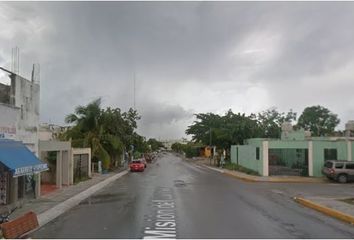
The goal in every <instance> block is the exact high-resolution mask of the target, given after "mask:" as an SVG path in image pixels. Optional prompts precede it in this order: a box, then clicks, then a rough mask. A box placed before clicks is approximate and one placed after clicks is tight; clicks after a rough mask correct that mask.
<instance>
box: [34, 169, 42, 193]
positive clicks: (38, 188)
mask: <svg viewBox="0 0 354 240" xmlns="http://www.w3.org/2000/svg"><path fill="white" fill-rule="evenodd" d="M36 178H37V179H36V190H35V191H36V198H39V197H40V196H41V173H37V174H36Z"/></svg>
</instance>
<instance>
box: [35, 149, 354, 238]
mask: <svg viewBox="0 0 354 240" xmlns="http://www.w3.org/2000/svg"><path fill="white" fill-rule="evenodd" d="M334 187H338V185H333V186H331V185H327V184H322V185H321V184H312V185H309V184H307V185H306V184H274V183H273V184H272V183H247V182H243V181H240V180H237V179H234V178H231V177H228V176H225V175H222V174H220V173H218V172H215V171H213V170H210V169H207V168H205V167H202V166H198V165H195V164H192V163H189V162H186V161H183V160H182V159H181V158H179V157H177V156H175V155H173V154H172V153H163V154H161V157H159V158H158V159H157V160H156V161H155V162H154V163H153V164H149V165H148V167H147V168H146V170H145V171H144V172H134V173H129V174H127V175H126V176H124V177H122V178H120V179H118V180H117V181H115V182H114V183H113V184H110V185H109V186H108V187H106V188H104V189H102V190H101V191H99V192H98V193H97V194H95V195H93V196H91V197H89V198H88V199H86V200H84V201H83V202H81V203H80V204H79V205H78V206H77V207H75V208H73V209H71V210H70V211H68V212H67V213H65V214H63V215H62V216H60V217H59V218H57V219H55V220H54V221H53V222H51V223H49V224H47V225H45V226H44V227H42V228H41V229H39V230H38V231H37V232H35V233H34V234H33V236H32V237H33V238H159V237H160V238H353V237H354V228H353V227H352V226H350V225H349V224H346V223H342V222H340V221H338V220H335V219H332V218H330V217H327V216H324V215H322V214H320V213H318V212H315V211H313V210H310V209H308V208H304V207H302V206H300V205H298V204H297V203H295V202H294V201H293V199H292V197H293V196H295V195H296V194H305V193H307V192H313V191H318V192H322V193H323V192H325V191H328V189H330V188H334ZM345 188H346V189H353V187H352V186H351V185H347V186H346V187H345Z"/></svg>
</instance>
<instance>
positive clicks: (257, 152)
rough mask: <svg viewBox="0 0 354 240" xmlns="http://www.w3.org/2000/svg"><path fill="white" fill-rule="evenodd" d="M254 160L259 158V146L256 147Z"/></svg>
mask: <svg viewBox="0 0 354 240" xmlns="http://www.w3.org/2000/svg"><path fill="white" fill-rule="evenodd" d="M256 160H259V147H256Z"/></svg>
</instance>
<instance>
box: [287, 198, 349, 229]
mask: <svg viewBox="0 0 354 240" xmlns="http://www.w3.org/2000/svg"><path fill="white" fill-rule="evenodd" d="M346 199H354V198H353V197H352V198H348V197H306V198H304V197H295V198H294V200H295V201H296V202H298V203H299V204H301V205H303V206H305V207H308V208H311V209H314V210H316V211H318V212H321V213H323V214H326V215H328V216H331V217H334V218H337V219H339V220H341V221H344V222H347V223H350V224H354V205H353V204H354V201H352V202H353V203H352V204H350V203H346V202H344V201H343V200H346Z"/></svg>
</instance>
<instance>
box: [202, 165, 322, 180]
mask: <svg viewBox="0 0 354 240" xmlns="http://www.w3.org/2000/svg"><path fill="white" fill-rule="evenodd" d="M200 165H203V166H204V167H206V168H208V169H211V170H214V171H217V172H220V173H223V174H225V175H227V176H230V177H234V178H237V179H240V180H243V181H246V182H264V183H326V182H325V181H322V180H318V181H317V180H311V179H306V178H305V179H291V178H289V179H286V178H284V179H280V178H277V177H273V178H269V179H260V178H262V177H258V176H252V175H247V174H245V173H241V174H242V175H245V176H242V175H238V174H235V173H233V172H232V170H227V169H226V170H220V169H218V168H213V167H209V166H207V165H205V164H200ZM263 178H264V177H263Z"/></svg>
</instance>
